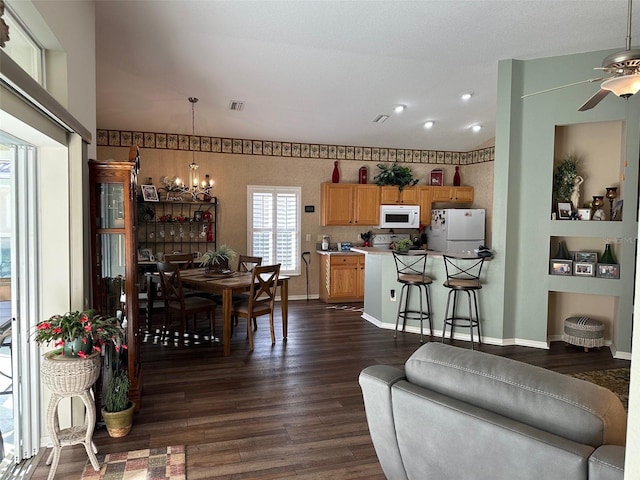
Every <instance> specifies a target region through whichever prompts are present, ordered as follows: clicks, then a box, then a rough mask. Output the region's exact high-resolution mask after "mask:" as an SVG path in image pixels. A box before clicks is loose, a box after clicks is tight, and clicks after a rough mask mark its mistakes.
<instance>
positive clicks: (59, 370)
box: [40, 352, 101, 395]
mask: <svg viewBox="0 0 640 480" xmlns="http://www.w3.org/2000/svg"><path fill="white" fill-rule="evenodd" d="M100 360H101V359H100V352H94V353H92V354H91V355H89V356H87V357H85V358H78V357H63V356H61V355H59V354H56V353H54V352H48V353H45V355H44V359H43V362H42V365H41V366H40V373H41V374H42V382H43V383H44V384H45V385H46V386H47V387H48V388H49V390H51V391H52V392H53V393H57V394H59V395H70V394H74V393H81V392H84V391H85V390H88V389H89V388H91V386H92V385H93V384H94V383H95V382H96V380H97V379H98V376H99V375H100Z"/></svg>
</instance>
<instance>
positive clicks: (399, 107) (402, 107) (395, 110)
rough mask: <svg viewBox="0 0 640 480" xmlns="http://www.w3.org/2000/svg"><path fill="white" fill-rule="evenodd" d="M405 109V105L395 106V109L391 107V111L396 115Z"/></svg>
mask: <svg viewBox="0 0 640 480" xmlns="http://www.w3.org/2000/svg"><path fill="white" fill-rule="evenodd" d="M405 108H407V106H406V105H396V106H395V107H393V111H394V112H396V113H402V112H403V111H404V109H405Z"/></svg>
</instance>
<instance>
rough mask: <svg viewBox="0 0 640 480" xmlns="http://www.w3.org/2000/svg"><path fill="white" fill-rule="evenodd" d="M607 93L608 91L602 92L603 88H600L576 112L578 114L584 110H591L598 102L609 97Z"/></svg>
mask: <svg viewBox="0 0 640 480" xmlns="http://www.w3.org/2000/svg"><path fill="white" fill-rule="evenodd" d="M609 93H610V92H609V90H604V89H603V88H601V89H600V90H598V91H597V92H596V93H595V94H594V95H593V96H592V97H591V98H590V99H589V100H587V101H586V102H585V103H584V105H582V106H581V107H580V108H579V109H578V111H579V112H584V111H586V110H591V109H592V108H593V107H595V106H596V105H597V104H599V103H600V101H602V100H603V99H604V97H606V96H607V95H609Z"/></svg>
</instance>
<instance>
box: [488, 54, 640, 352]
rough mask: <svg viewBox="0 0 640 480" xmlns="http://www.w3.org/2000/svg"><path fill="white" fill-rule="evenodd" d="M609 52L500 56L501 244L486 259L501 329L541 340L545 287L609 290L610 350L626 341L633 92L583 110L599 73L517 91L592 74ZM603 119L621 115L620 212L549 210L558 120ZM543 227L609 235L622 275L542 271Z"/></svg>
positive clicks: (637, 109)
mask: <svg viewBox="0 0 640 480" xmlns="http://www.w3.org/2000/svg"><path fill="white" fill-rule="evenodd" d="M613 52H614V51H613V50H612V51H600V52H589V53H584V54H578V55H567V56H560V57H552V58H545V59H536V60H528V61H519V60H504V61H501V62H500V63H499V65H498V103H497V124H496V131H497V134H496V150H495V172H494V175H495V176H494V224H493V245H492V246H493V248H494V249H495V250H496V251H497V252H499V255H498V256H496V259H495V263H494V265H493V266H494V267H496V268H502V269H503V270H504V275H503V279H504V283H503V284H502V285H501V289H502V293H503V294H502V295H501V297H500V298H503V299H504V305H503V314H504V318H503V338H519V339H528V340H531V341H546V339H547V336H548V330H547V319H548V309H549V292H555V291H561V292H566V293H567V294H571V292H575V293H581V292H583V293H587V294H599V295H609V296H613V297H617V301H616V302H615V308H614V310H615V311H613V312H611V314H612V318H613V319H614V320H613V321H614V326H613V335H612V341H613V345H612V350H613V352H614V354H615V352H616V351H620V352H630V351H631V325H632V312H633V285H634V278H635V268H634V265H635V250H636V240H637V232H638V225H637V220H636V217H637V215H636V212H637V211H638V197H637V192H638V188H637V186H638V159H639V157H640V155H639V145H640V95H636V96H634V97H631V98H630V99H628V100H625V99H622V98H618V97H616V96H615V95H613V94H609V95H608V96H607V97H606V98H605V99H604V100H603V101H602V102H600V104H598V105H597V106H596V107H595V108H594V109H592V110H589V111H586V112H578V108H579V107H580V106H581V105H582V104H583V103H584V102H585V101H586V100H587V99H588V98H589V97H591V95H593V94H594V93H595V92H596V91H597V90H598V88H599V82H594V83H586V84H581V85H576V86H572V87H567V88H563V89H560V90H556V91H553V92H548V93H544V94H540V95H536V96H532V97H528V98H525V99H522V98H521V97H522V95H523V94H525V93H530V92H535V91H539V90H544V89H548V88H552V87H555V86H559V85H564V84H568V83H572V82H578V81H581V80H585V79H589V78H595V77H598V76H599V75H600V74H601V73H600V72H599V71H596V70H594V69H593V68H594V67H597V66H600V64H601V62H602V59H603V58H604V57H605V56H606V55H608V54H610V53H613ZM609 121H619V122H623V137H624V140H623V143H624V145H621V147H620V151H622V155H623V157H624V160H626V162H627V167H626V168H625V169H624V171H621V174H622V173H623V174H624V177H625V179H624V189H623V190H624V213H623V221H622V222H606V223H604V222H577V221H574V222H571V221H560V220H556V221H553V220H551V199H552V176H553V168H554V165H553V162H554V142H555V132H556V126H565V125H572V124H580V123H585V122H609ZM620 151H617V152H612V158H611V159H606V158H603V159H602V161H603V162H606V161H611V164H612V167H611V168H612V169H618V168H620V167H619V165H620V164H619V158H620V155H621V154H620ZM604 186H605V185H603V187H604ZM585 193H586V195H588V194H589V193H588V192H583V197H582V198H583V200H589V199H590V198H587V196H586V195H585ZM607 206H608V204H607ZM551 237H592V238H599V239H601V240H602V246H604V241H605V238H614V239H617V241H618V242H619V245H618V247H619V248H618V250H617V256H618V262H619V263H620V265H621V269H620V274H621V278H620V280H605V279H597V278H593V279H592V278H576V277H566V278H565V277H563V278H558V277H555V276H551V275H549V274H548V269H549V258H550V254H551V253H550V251H551V249H550V242H551V241H550V238H551ZM588 313H589V312H583V314H588Z"/></svg>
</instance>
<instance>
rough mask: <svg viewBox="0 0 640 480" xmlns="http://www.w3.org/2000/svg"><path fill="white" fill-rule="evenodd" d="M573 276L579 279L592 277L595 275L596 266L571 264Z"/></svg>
mask: <svg viewBox="0 0 640 480" xmlns="http://www.w3.org/2000/svg"><path fill="white" fill-rule="evenodd" d="M573 274H574V275H578V276H581V277H594V276H595V275H596V264H595V263H587V262H575V263H574V264H573Z"/></svg>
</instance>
